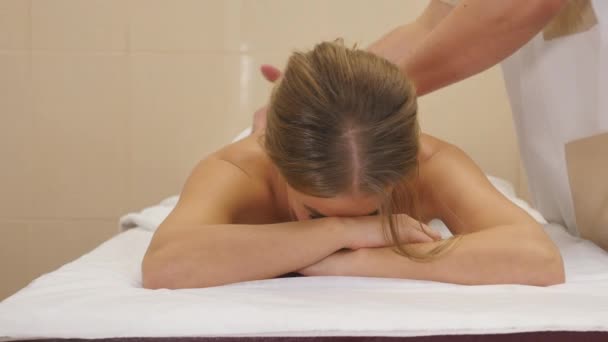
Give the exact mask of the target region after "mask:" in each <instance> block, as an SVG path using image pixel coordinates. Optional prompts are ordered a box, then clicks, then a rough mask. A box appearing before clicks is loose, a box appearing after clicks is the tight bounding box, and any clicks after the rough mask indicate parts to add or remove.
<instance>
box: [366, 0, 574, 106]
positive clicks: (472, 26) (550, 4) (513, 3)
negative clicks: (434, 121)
mask: <svg viewBox="0 0 608 342" xmlns="http://www.w3.org/2000/svg"><path fill="white" fill-rule="evenodd" d="M563 3H565V0H509V1H502V0H461V1H460V2H459V3H458V5H457V6H455V7H454V8H453V9H452V10H451V11H450V9H449V8H450V6H449V5H446V4H444V3H442V2H441V1H439V0H431V2H430V3H429V5H428V7H427V9H426V10H425V11H424V12H423V13H422V15H421V16H420V17H418V18H417V19H416V20H415V21H414V22H412V23H409V24H406V25H403V26H401V27H399V28H397V29H395V30H393V31H391V32H390V33H389V34H387V35H385V36H384V37H382V38H380V40H378V41H377V42H375V43H374V44H372V45H371V46H370V47H369V50H370V51H372V52H374V53H376V54H378V55H381V56H383V57H385V58H387V59H389V60H390V61H392V62H393V63H396V64H398V65H399V67H400V68H401V69H402V70H403V72H404V73H406V74H407V75H408V76H409V77H410V78H411V79H412V80H413V81H414V83H415V84H416V88H417V92H418V95H424V94H426V93H429V92H431V91H434V90H436V89H439V88H441V87H444V86H446V85H449V84H452V83H455V82H458V81H460V80H462V79H465V78H467V77H469V76H472V75H474V74H477V73H479V72H481V71H483V70H486V69H487V68H489V67H491V66H493V65H495V64H497V63H499V62H500V61H502V60H503V59H504V58H506V57H508V56H509V55H511V54H512V53H513V52H515V51H516V50H518V49H519V48H520V47H521V46H523V45H524V44H525V43H527V42H528V41H529V40H530V39H531V38H532V37H533V36H534V35H536V34H537V33H538V32H539V31H540V30H542V29H543V27H544V26H545V25H546V24H547V23H548V22H549V21H550V20H551V19H552V18H553V17H554V16H555V15H556V14H557V13H558V12H559V10H560V9H561V6H562V5H563Z"/></svg>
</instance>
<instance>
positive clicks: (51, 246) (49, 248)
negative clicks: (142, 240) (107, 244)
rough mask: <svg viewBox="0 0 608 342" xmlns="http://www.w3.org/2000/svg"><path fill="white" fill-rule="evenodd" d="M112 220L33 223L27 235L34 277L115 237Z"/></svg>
mask: <svg viewBox="0 0 608 342" xmlns="http://www.w3.org/2000/svg"><path fill="white" fill-rule="evenodd" d="M117 227H118V224H117V221H115V220H50V221H44V220H43V221H33V222H32V223H31V230H30V234H29V236H28V243H29V246H30V251H29V260H30V269H31V272H32V274H33V276H34V277H38V276H40V275H42V274H44V273H48V272H52V271H53V270H55V269H57V268H58V267H60V266H61V265H63V264H65V263H68V262H70V261H72V260H75V259H76V258H78V257H80V256H82V255H83V254H85V253H87V252H89V251H91V250H92V249H94V248H95V247H97V246H98V245H100V244H101V243H102V242H104V241H106V240H107V239H109V238H110V237H112V236H113V235H115V234H116V232H117V229H118V228H117Z"/></svg>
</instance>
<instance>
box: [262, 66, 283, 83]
mask: <svg viewBox="0 0 608 342" xmlns="http://www.w3.org/2000/svg"><path fill="white" fill-rule="evenodd" d="M260 71H261V72H262V75H264V78H265V79H266V80H267V81H270V82H274V81H276V80H278V79H279V77H281V70H279V69H278V68H276V67H274V66H272V65H269V64H262V66H261V67H260Z"/></svg>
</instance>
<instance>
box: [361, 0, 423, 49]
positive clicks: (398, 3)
mask: <svg viewBox="0 0 608 342" xmlns="http://www.w3.org/2000/svg"><path fill="white" fill-rule="evenodd" d="M428 3H429V2H428V1H403V0H380V1H373V0H362V1H361V4H360V9H361V12H362V18H361V21H360V23H363V24H361V25H360V28H361V31H360V37H361V42H362V45H363V46H367V45H369V44H370V43H372V42H374V41H376V40H377V39H379V38H380V37H382V36H383V35H384V34H386V33H388V32H389V31H391V30H393V29H395V28H397V27H398V26H400V25H403V24H407V23H409V22H411V21H412V20H414V19H415V18H416V17H417V16H418V15H419V14H420V13H422V11H423V10H424V8H425V7H426V5H427V4H428ZM403 44H407V42H403Z"/></svg>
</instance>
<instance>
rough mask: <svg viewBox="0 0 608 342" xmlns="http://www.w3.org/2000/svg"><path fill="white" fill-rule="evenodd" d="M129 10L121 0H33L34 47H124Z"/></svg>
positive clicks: (104, 48)
mask: <svg viewBox="0 0 608 342" xmlns="http://www.w3.org/2000/svg"><path fill="white" fill-rule="evenodd" d="M127 9H128V8H127V4H126V3H125V2H124V1H122V0H87V1H81V0H53V1H48V0H32V47H33V48H34V49H53V50H56V49H59V50H62V49H68V50H105V51H107V50H125V49H126V48H127V33H128V22H127V17H128V15H127Z"/></svg>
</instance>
